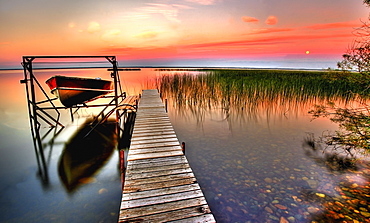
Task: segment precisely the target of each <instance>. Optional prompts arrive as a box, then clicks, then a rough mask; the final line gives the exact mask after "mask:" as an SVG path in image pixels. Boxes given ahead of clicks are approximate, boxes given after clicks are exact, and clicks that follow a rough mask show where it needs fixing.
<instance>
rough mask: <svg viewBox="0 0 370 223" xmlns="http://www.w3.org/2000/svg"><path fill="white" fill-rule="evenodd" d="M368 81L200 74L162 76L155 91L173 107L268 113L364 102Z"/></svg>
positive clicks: (270, 73) (281, 73)
mask: <svg viewBox="0 0 370 223" xmlns="http://www.w3.org/2000/svg"><path fill="white" fill-rule="evenodd" d="M368 84H369V80H367V79H364V78H363V77H359V74H356V73H346V74H344V73H343V72H336V71H291V70H231V69H219V70H202V71H200V72H199V74H197V75H193V74H190V73H182V74H174V75H172V74H171V75H170V74H168V75H166V74H165V75H163V76H162V77H161V79H160V81H159V82H158V85H159V86H158V87H159V89H160V91H161V93H162V95H163V97H166V98H172V99H174V101H175V104H176V105H177V106H180V107H181V106H188V107H192V106H198V107H201V108H211V107H215V106H218V107H222V108H224V109H234V110H244V109H248V110H254V109H256V108H257V107H259V108H261V107H262V108H266V109H271V108H274V107H281V106H283V107H284V106H285V107H286V109H291V108H292V107H294V106H296V105H297V103H298V102H299V103H303V104H305V103H306V104H312V103H322V102H325V101H338V100H339V101H342V102H348V101H350V100H364V99H368V98H369V96H370V91H369V90H368V89H367V88H365V86H367V85H368Z"/></svg>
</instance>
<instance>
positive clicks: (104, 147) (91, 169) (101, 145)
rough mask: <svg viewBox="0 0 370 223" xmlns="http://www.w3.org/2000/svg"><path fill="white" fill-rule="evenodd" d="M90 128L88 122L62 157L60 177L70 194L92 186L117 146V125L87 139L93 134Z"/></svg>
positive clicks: (104, 126)
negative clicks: (93, 179) (89, 184)
mask: <svg viewBox="0 0 370 223" xmlns="http://www.w3.org/2000/svg"><path fill="white" fill-rule="evenodd" d="M90 124H91V123H90V122H86V123H85V124H84V125H83V126H82V127H81V129H80V130H79V131H78V132H77V133H76V134H75V136H74V137H72V139H71V140H70V141H69V142H67V143H66V146H65V148H64V150H63V152H62V154H61V155H60V159H59V165H58V172H59V177H60V179H61V181H62V183H63V185H64V187H65V189H66V190H67V192H69V193H72V192H74V191H75V190H76V189H77V188H78V187H79V186H81V185H82V184H84V183H87V182H89V181H88V180H86V179H89V178H90V177H92V176H93V175H94V174H95V173H96V172H97V171H98V170H99V169H100V168H102V167H103V166H104V164H105V163H106V162H107V161H108V160H109V158H110V157H111V155H112V153H113V150H114V148H115V147H116V145H117V136H116V134H115V129H116V124H115V122H109V121H107V122H105V123H103V124H100V125H98V126H97V127H96V128H95V129H94V130H93V131H92V132H91V133H90V134H88V135H86V134H87V133H88V132H89V131H90V130H91V127H90Z"/></svg>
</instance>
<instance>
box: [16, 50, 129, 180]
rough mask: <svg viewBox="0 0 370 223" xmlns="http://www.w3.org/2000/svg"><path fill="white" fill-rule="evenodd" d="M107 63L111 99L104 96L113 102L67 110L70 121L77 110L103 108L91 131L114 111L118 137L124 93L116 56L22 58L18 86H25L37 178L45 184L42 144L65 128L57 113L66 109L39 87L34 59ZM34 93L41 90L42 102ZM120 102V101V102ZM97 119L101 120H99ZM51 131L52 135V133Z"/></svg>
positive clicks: (46, 178) (45, 173)
mask: <svg viewBox="0 0 370 223" xmlns="http://www.w3.org/2000/svg"><path fill="white" fill-rule="evenodd" d="M94 58H96V59H106V60H107V61H108V62H109V63H110V64H111V65H112V68H109V69H108V71H111V78H113V81H114V96H105V98H112V100H111V101H110V102H109V103H104V104H94V105H86V104H79V105H75V106H73V107H71V108H69V109H70V115H71V119H72V121H73V116H74V114H75V113H76V112H77V111H78V110H79V109H80V108H89V107H104V108H103V109H102V110H101V112H100V113H99V115H97V116H96V118H95V120H94V123H95V126H92V129H94V128H95V127H96V126H97V125H98V124H100V123H102V122H104V121H106V120H107V119H108V118H109V117H110V116H111V115H112V114H113V113H114V111H116V123H117V134H118V136H119V137H120V130H121V127H120V126H121V123H120V119H121V116H122V115H123V114H120V113H119V110H117V109H116V108H117V107H118V106H119V103H120V102H121V101H122V100H123V99H124V98H125V97H126V93H125V92H123V91H122V87H121V84H120V78H119V74H118V71H122V70H124V69H119V68H118V65H117V60H116V56H23V61H22V66H23V70H24V79H22V80H20V83H22V84H25V87H26V97H27V105H28V114H29V121H30V128H31V134H32V139H33V145H34V149H35V153H36V158H37V163H38V166H39V174H40V176H41V178H42V179H43V180H44V182H45V183H47V182H48V171H47V164H46V160H45V155H44V151H43V150H44V148H43V147H44V145H43V140H44V139H45V138H46V137H47V136H48V135H49V134H50V133H52V132H53V135H52V138H51V141H53V139H54V138H55V137H56V136H57V135H58V134H59V133H60V132H61V131H62V130H63V129H64V128H65V125H64V124H62V123H61V121H60V116H61V113H60V112H59V110H60V109H64V110H65V109H67V107H65V106H56V105H55V104H54V102H53V101H54V100H56V99H57V98H51V97H49V95H48V94H47V93H46V91H45V90H44V88H43V86H42V85H41V84H40V82H39V81H38V79H37V78H36V75H35V74H34V68H33V64H32V63H33V62H34V61H35V60H37V59H94ZM47 69H56V68H47ZM36 90H40V91H41V92H42V94H43V96H44V98H43V99H38V98H37V96H36ZM119 99H121V100H119ZM108 107H113V109H108ZM47 110H54V111H55V112H56V114H57V115H56V116H57V117H53V116H52V115H50V114H48V113H47ZM99 118H100V120H99ZM43 123H46V124H47V125H48V127H49V130H47V131H46V132H45V133H43V134H41V133H40V129H41V127H42V125H43ZM53 130H54V131H53Z"/></svg>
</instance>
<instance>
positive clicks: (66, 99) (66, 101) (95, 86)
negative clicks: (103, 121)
mask: <svg viewBox="0 0 370 223" xmlns="http://www.w3.org/2000/svg"><path fill="white" fill-rule="evenodd" d="M46 84H47V85H48V86H49V88H50V90H51V93H52V94H54V95H55V96H57V97H58V98H59V100H60V102H61V103H62V104H63V105H64V106H65V107H67V108H69V107H72V106H74V105H77V104H83V103H86V102H89V101H92V100H95V99H97V98H99V97H102V96H104V95H106V94H109V93H111V92H113V84H112V81H108V80H102V79H100V78H95V79H94V78H80V77H66V76H59V75H58V76H53V77H51V78H49V79H48V80H47V81H46Z"/></svg>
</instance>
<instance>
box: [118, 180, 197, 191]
mask: <svg viewBox="0 0 370 223" xmlns="http://www.w3.org/2000/svg"><path fill="white" fill-rule="evenodd" d="M196 182H197V180H196V179H195V178H187V179H177V180H171V181H163V182H154V183H148V184H142V185H135V184H128V183H126V182H125V186H124V189H125V191H126V192H137V191H146V190H154V189H161V188H167V187H175V186H182V185H187V184H194V183H196Z"/></svg>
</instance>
